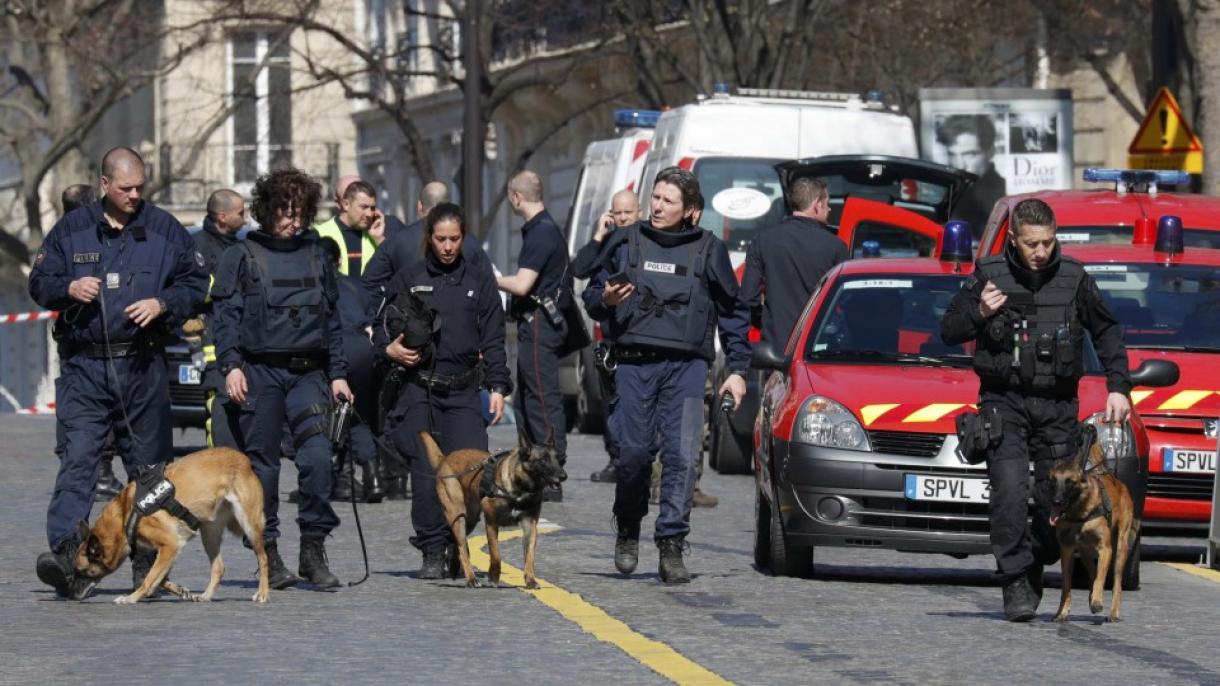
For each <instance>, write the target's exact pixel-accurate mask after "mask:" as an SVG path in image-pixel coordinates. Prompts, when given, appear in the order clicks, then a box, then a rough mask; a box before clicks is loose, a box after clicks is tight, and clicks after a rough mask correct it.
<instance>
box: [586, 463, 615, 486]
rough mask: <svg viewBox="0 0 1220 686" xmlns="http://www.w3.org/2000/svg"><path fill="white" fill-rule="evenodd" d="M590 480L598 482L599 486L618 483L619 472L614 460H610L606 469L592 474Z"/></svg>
mask: <svg viewBox="0 0 1220 686" xmlns="http://www.w3.org/2000/svg"><path fill="white" fill-rule="evenodd" d="M589 480H590V481H596V482H597V483H599V484H612V483H614V482H615V481H618V472H617V471H615V469H614V460H610V461H609V462H607V463H606V466H605V467H603V468H602V469H600V470H598V471H596V472H593V473H592V474H590V475H589Z"/></svg>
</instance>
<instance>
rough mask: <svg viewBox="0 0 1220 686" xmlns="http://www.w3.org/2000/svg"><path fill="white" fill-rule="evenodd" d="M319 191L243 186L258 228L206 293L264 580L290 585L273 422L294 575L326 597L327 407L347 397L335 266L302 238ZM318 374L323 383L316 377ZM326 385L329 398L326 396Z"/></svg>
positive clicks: (303, 186) (297, 176) (273, 180)
mask: <svg viewBox="0 0 1220 686" xmlns="http://www.w3.org/2000/svg"><path fill="white" fill-rule="evenodd" d="M320 195H321V188H320V187H319V186H318V183H317V182H316V181H314V180H313V179H311V178H310V177H309V176H308V175H307V174H305V173H304V172H302V171H300V170H297V169H292V168H286V169H280V170H278V171H274V172H272V173H270V174H266V175H264V176H260V177H259V178H258V180H257V181H256V182H255V184H254V202H253V210H254V212H253V214H254V218H255V220H256V221H257V222H258V224H259V227H260V228H259V230H258V231H256V232H252V233H251V234H250V235H249V236H247V237H246V240H244V241H241V242H240V243H238V244H237V245H234V246H233V247H231V248H229V249H228V250H226V251H225V253H224V255H223V256H222V257H221V259H220V267H219V268H218V270H217V273H216V283H215V285H214V286H213V287H212V303H213V307H214V310H215V317H214V325H215V327H214V333H215V336H216V357H217V359H218V360H219V362H220V372H221V374H223V375H224V378H225V391H226V394H227V395H228V398H229V402H230V404H234V405H236V406H237V409H238V412H239V419H238V423H239V425H240V427H241V432H242V440H243V443H244V445H245V447H246V453H247V454H248V455H249V457H250V462H251V465H252V466H253V467H254V473H255V474H256V475H258V479H259V481H260V482H261V483H262V485H263V510H264V514H265V516H266V529H265V531H264V536H265V538H266V541H265V544H266V547H267V561H268V563H269V567H270V570H269V571H270V577H271V578H270V581H271V586H272V587H274V588H287V587H288V586H292V585H294V584H296V583H297V582H298V581H299V579H298V578H297V577H295V576H293V574H292V573H291V572H289V571H288V569H287V568H286V567H285V566H284V562H283V560H282V559H281V558H280V554H279V550H278V546H277V542H276V539H277V538H279V535H280V530H279V523H280V520H279V514H278V512H279V481H280V465H279V461H280V437H281V436H282V435H283V427H284V421H285V419H287V420H288V426H289V428H290V429H291V431H292V434H293V438H294V440H293V444H294V446H295V447H296V455H295V461H296V465H297V470H298V475H297V480H298V485H299V488H300V502H299V504H298V505H297V526H298V527H299V528H300V532H301V551H300V568H299V570H298V571H299V573H300V575H301V576H302V577H305V578H306V579H308V580H309V581H310V582H312V583H313V584H314V585H315V586H318V587H320V588H333V587H335V586H338V585H339V579H338V578H336V577H335V575H334V574H332V573H331V572H330V569H329V568H328V566H327V560H326V548H325V544H324V540H325V538H326V536H327V535H328V534H329V533H330V532H331V530H333V529H334V528H335V527H337V526H338V525H339V517H338V516H337V515H336V514H335V511H334V509H333V508H332V507H331V505H330V501H329V497H330V491H331V444H330V441H329V440H328V439H327V437H326V433H325V432H326V424H327V422H326V419H327V413H328V412H329V409H330V398H331V397H332V396H333V397H334V399H335V400H336V401H338V400H341V399H348V400H350V399H352V392H351V389H350V388H349V387H348V385H347V381H346V379H347V362H346V360H345V359H344V357H343V335H342V331H341V329H340V321H339V316H338V312H337V307H338V304H337V303H338V298H339V295H338V291H337V285H336V276H335V268H334V266H333V264H332V263H330V262H328V261H327V259H326V256H325V255H324V254H323V253H322V249H321V247H320V246H319V245H318V241H317V238H316V235H315V234H313V233H312V232H304V233H302V228H303V227H307V226H309V224H310V222H312V221H313V217H314V214H315V213H316V212H317V208H318V198H319V196H320ZM328 375H329V379H330V380H329V384H328V381H327V377H328ZM328 385H329V389H328V388H327V386H328Z"/></svg>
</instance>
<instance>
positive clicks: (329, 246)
mask: <svg viewBox="0 0 1220 686" xmlns="http://www.w3.org/2000/svg"><path fill="white" fill-rule="evenodd" d="M318 245H320V246H322V253H323V254H324V255H326V259H328V260H330V261H331V262H333V263H334V264H335V265H338V264H339V258H340V257H341V256H342V255H343V251H341V250H339V244H338V243H336V242H335V239H333V238H331V237H330V236H323V237H322V238H321V239H319V240H318Z"/></svg>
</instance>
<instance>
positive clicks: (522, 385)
mask: <svg viewBox="0 0 1220 686" xmlns="http://www.w3.org/2000/svg"><path fill="white" fill-rule="evenodd" d="M508 202H509V204H510V205H511V206H512V208H513V214H516V215H517V216H518V217H521V218H522V219H524V220H525V225H524V226H522V227H521V254H520V256H519V257H518V258H517V273H516V274H513V275H511V276H501V277H499V278H498V279H497V281H498V283H499V286H500V290H502V291H505V292H506V293H509V294H510V295H512V296H513V299H512V304H511V305H510V312H511V313H512V315H513V317H514V318H515V319H516V320H517V400H516V403H515V407H516V409H518V410H519V411H520V412H521V420H522V421H523V424H524V429H525V434H526V436H528V437H529V439H530V441H532V442H534V443H537V444H540V445H541V444H544V443H553V444H554V446H555V449H556V450H558V451H559V463H560V464H561V465H562V464H564V463H565V462H566V461H567V453H568V436H567V431H568V423H567V417H566V414H565V413H564V407H563V391H562V389H560V387H559V359H560V358H561V357H562V355H561V354H560V353H561V351H562V350H563V348H564V340H565V338H566V337H567V335H568V324H567V321H566V320H565V318H564V312H565V310H566V309H567V308H569V307H571V306H572V305H573V304H574V302H573V300H572V273H571V271H570V270H569V269H568V246H567V243H566V242H565V241H564V239H563V233H562V232H561V231H560V230H559V226H558V225H556V224H555V220H553V219H551V215H550V213H549V212H547V211H546V207H545V206H544V205H543V203H542V179H540V178H538V175H537V174H535V173H534V172H532V171H522V172H519V173H517V175H516V176H514V177H513V178H512V179H510V180H509V182H508ZM543 499H544V500H550V501H561V500H563V490H562V488H561V487H558V486H557V487H553V488H552V487H548V488H547V489H546V491H545V492H544V493H543Z"/></svg>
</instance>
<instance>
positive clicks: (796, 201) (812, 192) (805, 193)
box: [788, 176, 830, 212]
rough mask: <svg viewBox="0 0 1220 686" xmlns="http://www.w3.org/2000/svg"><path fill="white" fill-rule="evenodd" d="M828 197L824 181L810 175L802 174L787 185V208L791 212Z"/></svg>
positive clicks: (798, 210) (805, 208)
mask: <svg viewBox="0 0 1220 686" xmlns="http://www.w3.org/2000/svg"><path fill="white" fill-rule="evenodd" d="M827 197H830V192H829V191H828V189H827V186H826V182H825V181H823V180H821V179H817V178H814V177H812V176H802V177H801V178H799V179H797V180H795V181H793V182H792V185H790V186H789V187H788V209H789V210H791V211H793V212H800V211H802V210H807V209H809V208H810V207H812V206H813V203H815V202H817V201H819V200H821V199H822V198H827Z"/></svg>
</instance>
